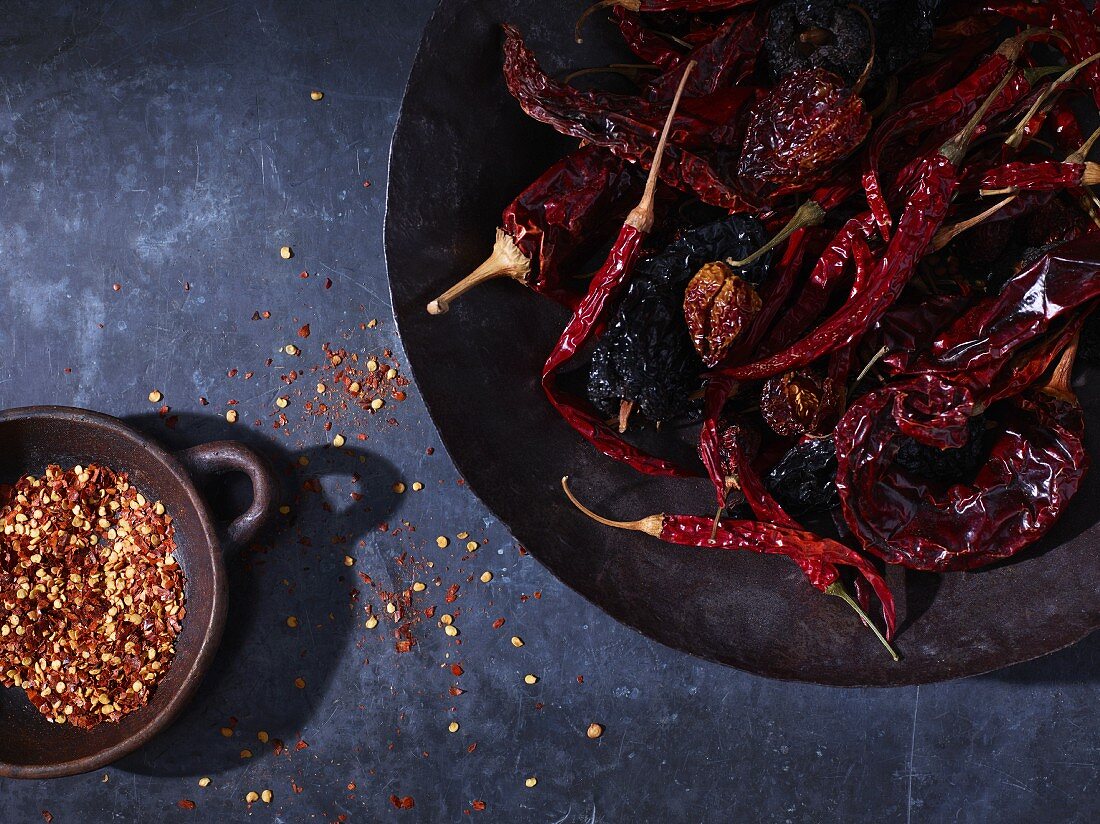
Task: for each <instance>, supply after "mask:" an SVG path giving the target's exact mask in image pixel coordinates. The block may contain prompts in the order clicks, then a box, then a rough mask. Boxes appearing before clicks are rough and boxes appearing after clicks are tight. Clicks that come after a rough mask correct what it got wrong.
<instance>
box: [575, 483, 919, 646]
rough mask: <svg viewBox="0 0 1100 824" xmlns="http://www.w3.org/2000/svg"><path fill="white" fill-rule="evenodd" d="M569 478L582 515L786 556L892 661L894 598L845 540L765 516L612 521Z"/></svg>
mask: <svg viewBox="0 0 1100 824" xmlns="http://www.w3.org/2000/svg"><path fill="white" fill-rule="evenodd" d="M568 481H569V479H568V477H566V478H562V488H563V489H564V490H565V494H566V496H567V497H568V498H569V500H570V502H571V503H572V504H573V505H574V506H575V507H576V508H577V509H578V510H580V511H581V512H582V513H584V515H586V516H587V517H589V518H591V519H592V520H594V521H596V522H597V523H601V524H603V525H605V526H610V527H614V528H615V529H626V530H631V531H634V532H643V533H645V534H646V535H650V536H652V537H654V538H657V539H659V540H661V541H664V542H665V543H669V544H677V545H679V546H688V547H694V548H698V549H727V550H742V551H747V552H757V553H760V554H765V555H784V556H786V557H788V558H790V559H791V560H792V561H794V562H795V563H796V564H798V566H799V567H800V568H801V569H802V570H803V572H804V573H806V575H807V578H808V579H809V581H810V583H811V584H812V585H813V586H814V587H815V588H816V589H818V590H820V591H821V592H823V593H825V594H826V595H833V596H835V597H838V598H841V599H842V600H843V601H844V602H845V603H847V604H848V605H849V606H850V607H852V609H854V610H855V611H856V613H857V614H858V615H859V616H860V618H862V619H863V621H864V622H865V623H866V624H867V626H869V627H870V628H871V630H872V631H873V632H874V633H875V635H876V636H877V637H878V639H879V640H880V641H881V642H882V644H883V646H885V647H886V649H887V650H888V651H889V652H890V656H891V657H892V658H893V659H894V660H895V661H896V660H897V659H898V656H897V653H896V652H895V651H894V649H893V648H892V647H891V646H890V643H889V639H890V638H893V636H894V631H895V628H896V621H895V608H894V598H893V595H892V594H891V593H890V589H889V587H887V586H886V581H885V580H884V579H883V577H882V575H880V574H879V572H878V570H877V569H875V567H874V566H873V565H872V564H871V563H870V562H869V561H867V559H866V558H864V557H863V556H861V555H860V554H859V553H858V552H856V551H855V550H853V549H850V548H849V547H846V546H844V544H841V543H838V542H837V541H833V540H830V539H828V538H821V537H819V536H817V535H814V534H813V533H812V532H806V531H805V530H800V529H795V528H792V527H790V526H782V525H779V524H773V523H767V522H764V521H740V520H722V521H719V522H718V526H717V529H714V525H713V524H712V523H711V520H710V519H709V518H701V517H699V516H697V515H667V514H664V513H662V514H659V515H650V516H648V517H646V518H640V519H638V520H637V521H612V520H609V519H607V518H603V517H601V516H599V515H597V514H596V513H595V512H593V511H592V510H590V509H588V508H587V507H586V506H584V504H582V503H581V502H580V501H579V500H578V499H577V498H576V496H574V495H573V493H572V491H571V490H570V489H569V483H568ZM840 565H843V566H850V567H853V568H854V569H855V570H856V571H857V572H858V573H859V574H860V575H861V576H863V578H865V579H866V580H867V582H868V583H869V584H870V585H871V587H872V588H873V589H874V591H875V594H876V595H877V596H878V598H879V602H880V606H881V608H882V618H883V622H884V624H885V626H886V633H885V635H883V633H881V632H879V629H878V627H876V626H875V624H874V622H873V621H872V620H871V619H870V618H869V617H868V616H867V614H866V613H865V612H864V611H863V609H862V608H861V607H860V606H859V605H858V604H857V603H856V602H855V600H854V599H853V598H852V597H851V596H850V595H849V594H848V592H847V590H846V589H845V588H844V585H843V584H842V583H841V581H840V577H839V571H838V570H837V566H840Z"/></svg>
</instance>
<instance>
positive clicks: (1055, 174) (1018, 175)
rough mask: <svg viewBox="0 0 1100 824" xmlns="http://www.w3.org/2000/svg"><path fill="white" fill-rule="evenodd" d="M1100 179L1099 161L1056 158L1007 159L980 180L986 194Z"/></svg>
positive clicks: (1087, 183)
mask: <svg viewBox="0 0 1100 824" xmlns="http://www.w3.org/2000/svg"><path fill="white" fill-rule="evenodd" d="M1097 183H1100V164H1098V163H1091V162H1087V163H1071V162H1065V163H1059V162H1057V161H1054V160H1042V161H1038V162H1032V163H1028V162H1024V161H1020V162H1014V163H1005V164H1004V165H1002V166H998V167H997V168H995V169H990V170H989V171H987V172H986V173H985V174H984V175H982V179H981V181H980V182H979V183H978V188H979V193H980V194H981V195H983V196H987V195H991V194H1005V193H1009V192H1018V191H1046V190H1054V189H1071V188H1075V187H1078V186H1095V185H1096V184H1097Z"/></svg>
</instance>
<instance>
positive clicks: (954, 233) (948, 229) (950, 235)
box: [932, 190, 1017, 252]
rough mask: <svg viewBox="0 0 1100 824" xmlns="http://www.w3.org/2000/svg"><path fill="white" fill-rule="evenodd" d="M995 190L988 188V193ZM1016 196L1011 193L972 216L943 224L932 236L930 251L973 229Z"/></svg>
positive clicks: (936, 249)
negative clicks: (948, 224) (946, 224)
mask: <svg viewBox="0 0 1100 824" xmlns="http://www.w3.org/2000/svg"><path fill="white" fill-rule="evenodd" d="M997 191H998V190H989V192H990V193H995V192H997ZM1009 191H1012V190H1009ZM1016 198H1017V195H1016V194H1012V195H1010V196H1009V197H1006V198H1005V199H1004V200H999V201H997V202H996V203H994V204H993V205H992V206H990V207H989V208H988V209H986V210H985V211H984V212H980V213H979V214H976V215H974V217H971V218H967V219H966V220H960V221H959V222H958V223H952V224H951V225H950V226H944V227H943V228H942V229H940V230H939V231H938V232H936V236H935V237H934V238H932V251H934V252H938V251H939V250H940V249H942V248H943V247H944V246H946V245H947V244H948V243H950V242H951V241H953V240H954V239H955V238H956V237H958V236H959V235H961V234H962V233H963V232H965V231H966V230H967V229H973V228H974V227H975V226H977V225H978V224H979V223H981V222H982V221H984V220H986V219H988V218H989V217H990V216H992V215H994V214H996V213H997V212H999V211H1000V210H1001V209H1003V208H1004V207H1005V206H1007V205H1008V204H1009V203H1011V202H1012V201H1014V200H1015V199H1016Z"/></svg>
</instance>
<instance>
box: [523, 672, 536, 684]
mask: <svg viewBox="0 0 1100 824" xmlns="http://www.w3.org/2000/svg"><path fill="white" fill-rule="evenodd" d="M538 682H539V678H538V676H537V675H531V674H527V675H525V676H523V683H525V684H537V683H538Z"/></svg>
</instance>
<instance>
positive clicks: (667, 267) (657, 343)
mask: <svg viewBox="0 0 1100 824" xmlns="http://www.w3.org/2000/svg"><path fill="white" fill-rule="evenodd" d="M766 240H767V232H766V230H765V229H764V226H763V225H762V224H761V223H760V221H758V220H756V219H755V218H752V217H747V216H745V215H731V216H729V217H727V218H726V219H724V220H720V221H717V222H715V223H710V224H707V225H705V226H699V227H696V228H693V229H688V230H686V231H684V232H683V233H681V235H680V236H679V237H678V238H677V239H676V240H674V241H672V242H671V243H670V244H669V245H668V246H666V247H665V249H664V250H663V251H661V252H659V253H657V254H655V255H652V256H650V257H647V258H645V259H643V260H642V261H641V262H640V263H639V264H638V265H637V267H636V268H635V273H634V277H633V278H632V279H631V281H630V285H629V286H628V287H627V290H626V292H625V293H624V295H623V297H622V299H621V300H620V302H619V305H618V306H617V307H616V310H615V315H614V317H613V319H612V321H611V322H610V324H609V325H608V327H607V331H606V332H605V333H604V335H603V337H602V338H601V339H600V341H599V343H598V344H597V345H596V347H595V349H594V350H593V352H592V360H591V363H590V366H589V371H588V385H587V394H588V399H589V400H590V401H591V402H592V405H593V406H594V407H595V408H596V409H597V410H598V411H599V412H600V414H601V415H605V416H607V417H615V416H617V415H619V413H620V408H621V406H622V404H623V402H624V401H627V402H632V403H633V404H634V409H635V410H636V411H637V412H640V413H641V414H642V415H643V416H644V417H645V418H646V419H647V420H649V421H651V422H653V423H660V422H663V421H668V420H671V419H673V418H676V417H679V416H681V415H684V414H686V413H687V412H689V411H690V410H691V409H692V407H693V404H695V405H697V401H695V400H693V399H692V398H691V397H690V396H691V395H693V394H695V393H697V392H698V390H699V389H700V388H701V387H702V381H701V379H700V375H701V373H702V372H703V363H702V361H701V360H700V359H699V356H698V354H696V352H695V347H694V346H693V345H692V342H691V335H690V333H689V332H688V328H687V323H686V321H685V320H684V290H685V288H686V287H687V283H688V281H689V280H690V279H691V277H692V275H694V274H695V273H696V272H697V271H698V270H699V269H700V268H701V267H702V266H703V265H704V264H706V263H710V262H713V261H717V260H725V259H726V258H734V259H737V260H740V259H743V258H746V257H748V256H749V255H750V254H752V253H753V252H755V251H756V250H757V249H759V248H760V247H761V246H763V245H764V243H765V241H766ZM771 260H772V256H771V254H770V253H769V254H766V255H763V256H762V257H760V258H758V259H757V260H756V261H754V262H753V263H752V264H750V265H749V266H747V267H745V268H744V269H738V270H737V273H738V275H739V276H741V277H742V278H743V279H745V280H747V281H749V282H750V283H752V284H753V285H754V286H757V285H759V284H760V283H761V282H762V281H763V280H764V278H765V277H766V275H767V272H768V270H769V267H770V265H771Z"/></svg>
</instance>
